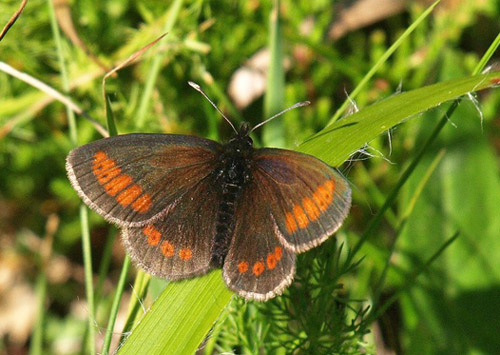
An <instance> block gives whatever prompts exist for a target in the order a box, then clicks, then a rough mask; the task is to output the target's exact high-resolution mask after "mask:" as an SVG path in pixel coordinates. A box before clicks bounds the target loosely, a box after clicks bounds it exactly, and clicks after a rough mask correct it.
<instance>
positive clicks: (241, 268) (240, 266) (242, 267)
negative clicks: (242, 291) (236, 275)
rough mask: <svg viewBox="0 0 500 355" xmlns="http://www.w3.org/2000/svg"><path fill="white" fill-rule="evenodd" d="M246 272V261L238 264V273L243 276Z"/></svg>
mask: <svg viewBox="0 0 500 355" xmlns="http://www.w3.org/2000/svg"><path fill="white" fill-rule="evenodd" d="M247 270H248V263H247V262H246V261H242V262H241V263H239V264H238V271H239V272H240V273H241V274H243V273H245V272H247Z"/></svg>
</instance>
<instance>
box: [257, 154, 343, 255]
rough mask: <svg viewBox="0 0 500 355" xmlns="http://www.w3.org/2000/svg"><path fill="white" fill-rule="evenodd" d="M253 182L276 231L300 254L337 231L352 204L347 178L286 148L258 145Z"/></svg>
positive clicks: (283, 241) (288, 246)
mask: <svg viewBox="0 0 500 355" xmlns="http://www.w3.org/2000/svg"><path fill="white" fill-rule="evenodd" d="M254 160H255V165H254V169H253V175H252V176H253V185H258V186H259V187H260V188H259V191H260V196H259V197H260V198H261V199H264V198H265V199H266V201H267V202H266V203H265V204H263V206H262V207H259V208H267V209H268V210H269V212H270V218H271V219H272V221H273V223H272V224H273V227H272V228H273V231H274V232H275V234H276V236H277V237H278V239H279V240H280V241H281V242H282V243H283V245H284V246H285V247H286V248H288V249H289V250H291V251H293V252H296V253H300V252H303V251H306V250H309V249H310V248H312V247H314V246H317V245H319V244H320V243H322V242H323V241H325V240H326V239H327V238H328V237H329V236H330V235H331V234H333V233H334V232H335V231H336V230H337V229H338V228H339V227H340V225H341V224H342V221H343V220H344V219H345V217H346V216H347V213H348V211H349V208H350V205H351V190H350V188H349V185H348V182H347V181H346V180H345V179H344V178H343V177H342V176H341V175H340V174H339V173H338V172H337V171H336V170H335V169H334V168H332V167H330V166H329V165H327V164H326V163H324V162H322V161H321V160H319V159H316V158H314V157H312V156H309V155H306V154H302V153H298V152H294V151H290V150H282V149H272V148H263V149H258V150H256V152H255V155H254ZM259 206H260V205H259Z"/></svg>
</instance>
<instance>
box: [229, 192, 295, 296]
mask: <svg viewBox="0 0 500 355" xmlns="http://www.w3.org/2000/svg"><path fill="white" fill-rule="evenodd" d="M259 190H260V186H258V185H255V184H250V185H249V186H247V187H246V188H245V189H244V190H243V192H242V195H241V197H240V199H239V202H238V205H237V207H236V212H235V216H234V220H235V227H234V232H233V237H232V240H231V245H230V247H229V252H228V254H227V256H226V259H225V261H224V267H223V277H224V280H225V282H226V284H227V286H228V287H229V288H230V289H232V290H233V291H235V292H237V293H238V294H239V295H240V296H243V297H245V298H247V299H255V300H259V301H265V300H267V299H269V298H272V297H274V296H275V295H277V294H281V292H282V291H283V290H284V289H285V288H286V287H287V286H288V285H290V283H291V282H292V280H293V276H294V274H295V254H294V253H293V252H291V251H289V250H287V249H286V248H284V247H283V246H282V245H281V243H280V241H279V240H278V238H276V236H275V234H274V231H273V229H274V227H273V222H272V219H271V218H270V215H269V211H268V210H267V209H266V208H265V206H266V202H265V201H263V200H262V198H263V197H264V196H263V195H262V192H263V191H261V190H260V191H259Z"/></svg>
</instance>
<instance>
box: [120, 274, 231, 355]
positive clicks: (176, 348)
mask: <svg viewBox="0 0 500 355" xmlns="http://www.w3.org/2000/svg"><path fill="white" fill-rule="evenodd" d="M232 296H233V293H232V292H230V291H229V290H228V289H227V288H226V286H225V284H224V283H223V282H222V275H221V271H220V270H217V271H213V272H211V273H209V274H208V275H205V276H203V277H198V278H196V279H193V280H189V281H181V282H175V283H171V284H169V285H168V286H167V288H166V289H165V291H164V292H163V293H162V294H161V296H160V297H159V298H158V299H157V300H156V301H155V303H154V304H153V306H152V307H151V309H150V310H149V311H148V312H147V313H146V315H145V316H144V318H143V319H142V320H141V322H140V323H139V324H138V325H137V327H136V328H135V329H134V330H133V331H132V334H131V335H130V337H129V338H128V339H127V340H126V341H125V344H124V345H123V347H122V348H121V349H120V350H119V351H118V354H120V355H124V354H150V355H153V354H193V353H194V352H195V351H196V349H197V348H198V346H199V345H200V343H201V342H202V340H203V338H204V337H205V336H206V335H207V333H208V331H209V330H210V328H211V327H212V325H213V324H214V322H215V321H216V320H217V318H218V317H219V316H220V314H221V312H222V310H223V309H224V308H225V307H226V306H227V304H228V303H229V301H230V299H231V297H232Z"/></svg>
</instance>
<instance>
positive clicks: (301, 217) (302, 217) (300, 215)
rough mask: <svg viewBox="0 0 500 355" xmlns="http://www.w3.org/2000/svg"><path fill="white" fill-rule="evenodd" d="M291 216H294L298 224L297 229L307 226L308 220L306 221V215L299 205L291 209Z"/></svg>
mask: <svg viewBox="0 0 500 355" xmlns="http://www.w3.org/2000/svg"><path fill="white" fill-rule="evenodd" d="M293 214H294V215H295V218H296V219H297V222H298V224H299V228H301V229H303V228H305V227H307V225H308V224H309V220H308V219H307V216H306V214H305V213H304V210H303V209H302V207H301V206H300V205H295V206H294V207H293Z"/></svg>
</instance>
